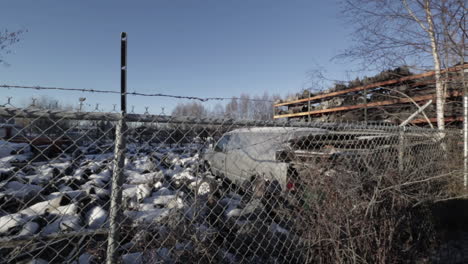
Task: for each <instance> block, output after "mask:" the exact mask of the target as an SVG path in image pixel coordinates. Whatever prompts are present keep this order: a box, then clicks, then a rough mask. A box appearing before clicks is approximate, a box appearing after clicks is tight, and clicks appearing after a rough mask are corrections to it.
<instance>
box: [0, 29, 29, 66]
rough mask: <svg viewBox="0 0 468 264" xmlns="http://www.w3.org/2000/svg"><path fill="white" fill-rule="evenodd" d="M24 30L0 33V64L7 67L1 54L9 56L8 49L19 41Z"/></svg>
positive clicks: (9, 51) (9, 50)
mask: <svg viewBox="0 0 468 264" xmlns="http://www.w3.org/2000/svg"><path fill="white" fill-rule="evenodd" d="M25 31H26V30H17V31H9V30H7V29H5V30H3V31H0V64H4V65H8V63H7V62H6V61H5V60H4V59H3V56H2V55H3V54H10V53H11V52H12V51H11V49H10V47H11V46H12V45H14V44H15V43H17V42H19V41H20V35H21V34H23V33H24V32H25Z"/></svg>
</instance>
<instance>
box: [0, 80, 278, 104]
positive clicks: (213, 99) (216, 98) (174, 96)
mask: <svg viewBox="0 0 468 264" xmlns="http://www.w3.org/2000/svg"><path fill="white" fill-rule="evenodd" d="M0 88H6V89H11V88H13V89H32V90H59V91H75V92H89V93H105V94H119V95H120V94H121V93H120V92H118V91H111V90H98V89H86V88H63V87H51V86H38V85H36V86H26V85H9V84H2V85H0ZM126 94H127V95H135V96H148V97H169V98H175V99H189V100H198V101H201V102H207V101H224V100H237V99H239V97H198V96H183V95H172V94H163V93H140V92H127V93H126ZM249 101H255V102H270V103H273V102H274V101H272V100H265V99H250V98H249Z"/></svg>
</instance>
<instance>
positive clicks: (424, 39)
mask: <svg viewBox="0 0 468 264" xmlns="http://www.w3.org/2000/svg"><path fill="white" fill-rule="evenodd" d="M464 1H465V0H344V1H342V4H343V11H344V12H343V14H344V15H345V17H346V19H347V21H348V22H350V23H351V24H352V25H353V26H354V32H353V40H354V44H353V45H352V46H351V47H350V48H348V49H347V50H345V51H344V52H343V53H342V54H340V55H339V56H338V58H348V59H353V60H354V59H355V60H360V61H361V62H362V63H363V66H364V68H365V69H380V70H381V69H382V68H389V67H397V66H401V65H409V66H412V67H413V69H426V70H427V69H431V70H434V72H435V86H436V114H437V126H438V128H439V129H441V130H443V129H444V128H445V121H444V104H445V91H444V81H443V79H442V54H451V55H452V56H451V59H452V60H455V61H457V60H458V61H459V62H460V61H462V58H463V57H464V55H465V54H461V53H460V52H453V48H454V46H456V44H455V43H458V41H460V40H463V39H464V38H465V34H466V32H465V31H464V28H465V27H460V26H454V25H459V24H460V23H462V21H463V19H464V16H465V15H466V9H465V8H464V6H463V5H464ZM457 56H458V57H457ZM447 58H448V57H447ZM447 63H448V62H447Z"/></svg>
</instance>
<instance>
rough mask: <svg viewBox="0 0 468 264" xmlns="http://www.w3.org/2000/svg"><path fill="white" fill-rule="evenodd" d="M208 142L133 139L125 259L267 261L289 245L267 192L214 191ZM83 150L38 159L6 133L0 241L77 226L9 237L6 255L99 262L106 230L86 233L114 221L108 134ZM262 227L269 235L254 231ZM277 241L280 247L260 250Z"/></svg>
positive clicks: (2, 257) (2, 255) (0, 156)
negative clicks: (263, 196) (42, 240)
mask: <svg viewBox="0 0 468 264" xmlns="http://www.w3.org/2000/svg"><path fill="white" fill-rule="evenodd" d="M202 148H203V145H202V144H195V143H193V144H186V145H183V146H180V145H179V146H168V145H162V144H148V143H145V144H136V143H130V144H128V145H127V153H126V159H125V170H124V184H123V189H122V201H123V202H122V204H121V208H122V216H123V219H122V233H121V236H122V237H124V240H123V241H122V243H121V244H120V249H119V250H120V252H121V254H122V261H123V263H146V262H151V261H158V260H160V261H164V262H167V263H172V262H175V260H183V259H185V258H190V256H191V257H197V258H201V257H206V258H208V260H212V261H214V260H217V261H220V260H223V261H227V262H245V261H256V260H261V259H262V261H267V262H268V261H271V260H272V259H271V258H274V257H275V254H276V255H278V254H279V253H281V252H283V250H284V249H285V248H286V247H288V248H289V247H290V246H286V245H285V244H284V243H285V241H287V240H288V239H289V238H287V237H288V236H289V231H288V229H287V228H286V227H285V226H282V223H281V221H280V220H281V219H279V218H278V219H276V218H275V217H274V216H272V215H271V214H270V212H267V211H266V206H265V204H264V203H263V202H262V200H260V199H247V198H246V197H244V196H242V193H240V192H235V191H232V190H231V191H223V192H218V196H216V197H215V196H212V195H210V194H212V193H213V191H214V190H211V188H213V186H215V187H216V184H213V179H214V177H213V176H212V175H211V174H210V172H207V171H206V170H205V168H204V167H203V166H202V164H203V160H202V159H201V153H202ZM80 150H81V153H82V155H81V156H80V157H78V158H76V157H74V158H72V156H71V155H68V154H63V155H61V156H59V157H57V158H54V159H51V160H50V161H49V162H32V163H31V162H28V161H29V160H30V159H31V157H32V153H31V151H30V149H29V148H28V146H24V145H20V144H12V143H8V144H6V148H2V149H1V150H0V180H1V181H0V241H1V240H2V239H3V240H5V241H8V240H18V239H20V238H24V239H28V238H29V237H32V236H41V237H44V236H46V237H47V236H48V237H51V236H57V235H60V234H71V233H73V232H74V233H75V234H76V236H74V237H71V236H68V237H66V238H65V239H62V240H60V241H61V242H60V243H59V244H57V243H55V242H54V241H53V240H47V241H49V243H48V244H47V243H46V245H45V246H44V245H43V244H41V245H36V244H34V245H35V246H33V247H29V246H27V244H19V246H7V247H3V248H2V249H0V261H7V262H15V261H18V260H23V259H30V260H31V261H35V262H36V263H48V262H57V263H58V262H64V261H70V260H73V261H74V263H91V262H99V261H101V262H102V258H103V254H105V253H103V252H105V241H106V236H105V235H104V236H103V235H97V233H96V235H90V234H89V233H92V232H94V231H96V232H97V231H99V230H103V229H106V228H108V226H109V211H110V194H111V178H112V174H113V173H112V171H113V167H112V166H113V163H112V159H113V153H112V151H113V147H112V145H111V144H104V143H102V144H101V145H99V144H94V145H90V146H86V147H80ZM207 179H209V180H211V184H208V183H207V181H206V180H207ZM197 190H198V192H197ZM82 233H86V235H84V234H82ZM100 234H102V232H101V233H100ZM258 234H262V235H263V238H262V239H260V238H258V237H255V238H252V236H257V235H258ZM279 241H281V243H280V242H279ZM266 244H267V245H266ZM278 245H281V246H282V247H283V248H281V249H278V248H277V247H278ZM255 247H263V249H261V250H257V249H256V248H255ZM58 248H59V249H60V250H58ZM272 248H274V249H275V250H277V252H276V253H274V254H273V253H272V254H264V252H263V251H264V250H269V249H272ZM77 249H78V250H77ZM47 250H48V251H47ZM18 251H20V252H22V253H21V254H19V253H18ZM45 251H47V252H49V253H50V252H53V253H50V254H44V252H45ZM25 252H26V253H28V254H26V256H25V254H24V253H25ZM262 252H263V253H262ZM278 252H279V253H278ZM72 253H73V254H72ZM32 256H35V257H32ZM275 261H276V260H275Z"/></svg>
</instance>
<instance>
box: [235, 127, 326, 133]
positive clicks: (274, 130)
mask: <svg viewBox="0 0 468 264" xmlns="http://www.w3.org/2000/svg"><path fill="white" fill-rule="evenodd" d="M293 132H328V130H326V129H322V128H312V127H246V128H239V129H234V130H232V131H230V132H228V133H226V134H237V133H279V134H286V133H293Z"/></svg>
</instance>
